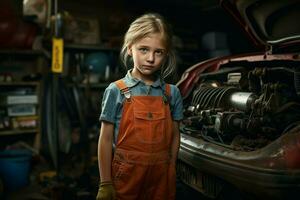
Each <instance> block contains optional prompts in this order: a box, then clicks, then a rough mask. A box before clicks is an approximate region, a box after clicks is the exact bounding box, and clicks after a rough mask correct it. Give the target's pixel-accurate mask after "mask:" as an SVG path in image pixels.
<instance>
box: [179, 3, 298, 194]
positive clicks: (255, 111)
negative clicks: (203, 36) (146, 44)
mask: <svg viewBox="0 0 300 200" xmlns="http://www.w3.org/2000/svg"><path fill="white" fill-rule="evenodd" d="M220 5H221V6H222V7H224V8H225V9H226V10H228V11H230V14H231V15H232V16H234V18H235V19H237V20H238V22H239V24H240V25H241V27H243V29H244V31H245V32H247V33H248V34H249V36H250V38H251V39H252V41H253V42H254V44H256V45H257V47H258V49H260V52H257V53H253V52H252V53H249V54H243V55H230V56H225V57H218V58H213V59H210V60H207V61H203V62H200V63H197V64H195V65H194V66H192V67H190V68H189V69H187V70H186V71H185V72H184V73H183V75H182V78H181V80H180V81H179V82H178V83H177V86H178V87H179V89H180V91H181V94H182V96H183V103H184V120H183V122H182V125H181V127H180V130H181V142H180V150H179V156H178V158H179V160H178V166H177V170H178V174H179V176H180V179H181V180H182V181H183V182H184V183H185V184H187V185H189V186H191V187H192V188H194V189H196V190H198V191H199V192H201V193H203V194H204V195H206V196H208V197H211V198H227V197H228V198H231V199H244V198H248V199H291V198H297V196H299V194H300V193H299V192H300V22H299V19H300V1H299V0H222V1H221V2H220Z"/></svg>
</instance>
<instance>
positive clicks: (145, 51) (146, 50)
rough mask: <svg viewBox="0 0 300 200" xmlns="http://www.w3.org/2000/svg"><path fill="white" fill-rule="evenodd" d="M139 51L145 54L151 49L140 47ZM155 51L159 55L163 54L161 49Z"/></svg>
mask: <svg viewBox="0 0 300 200" xmlns="http://www.w3.org/2000/svg"><path fill="white" fill-rule="evenodd" d="M139 51H140V52H142V53H144V54H145V53H147V52H148V51H149V49H147V48H139ZM154 53H155V54H156V55H158V56H160V55H163V51H161V50H156V51H154Z"/></svg>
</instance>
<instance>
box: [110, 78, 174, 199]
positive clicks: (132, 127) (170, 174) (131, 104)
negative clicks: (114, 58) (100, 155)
mask: <svg viewBox="0 0 300 200" xmlns="http://www.w3.org/2000/svg"><path fill="white" fill-rule="evenodd" d="M116 84H117V86H118V87H119V89H120V90H121V91H123V92H125V93H126V92H130V91H128V88H127V86H126V85H125V83H124V82H123V80H119V81H116ZM125 93H124V95H125V97H126V98H125V100H124V103H123V113H122V117H121V122H120V129H119V134H118V138H117V143H116V150H115V153H114V158H113V162H112V177H113V183H114V186H115V188H116V191H117V199H118V200H148V199H149V200H169V199H175V192H176V191H175V188H176V186H175V180H176V177H175V174H176V172H175V166H174V164H171V163H170V152H171V144H172V139H173V136H172V118H171V114H170V108H169V104H168V101H166V99H165V98H164V97H163V96H129V97H128V95H126V94H125ZM166 94H167V96H170V95H169V94H170V85H168V84H167V85H166Z"/></svg>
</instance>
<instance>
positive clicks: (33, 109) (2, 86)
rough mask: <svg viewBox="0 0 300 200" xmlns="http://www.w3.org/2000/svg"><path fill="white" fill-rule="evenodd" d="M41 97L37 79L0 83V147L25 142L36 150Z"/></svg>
mask: <svg viewBox="0 0 300 200" xmlns="http://www.w3.org/2000/svg"><path fill="white" fill-rule="evenodd" d="M22 55H23V54H22ZM41 98H42V97H41V84H40V82H24V81H11V82H0V144H1V148H5V147H6V146H7V145H12V144H14V143H17V142H26V143H27V144H28V145H29V146H31V147H32V148H34V149H35V150H36V151H37V152H38V151H39V149H40V138H41V105H40V104H41Z"/></svg>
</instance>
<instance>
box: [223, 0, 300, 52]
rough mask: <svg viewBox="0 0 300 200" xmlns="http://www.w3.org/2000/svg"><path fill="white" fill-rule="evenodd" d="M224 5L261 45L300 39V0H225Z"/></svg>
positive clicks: (298, 40) (284, 44) (275, 44)
mask: <svg viewBox="0 0 300 200" xmlns="http://www.w3.org/2000/svg"><path fill="white" fill-rule="evenodd" d="M220 4H221V6H222V7H223V8H225V10H227V11H228V12H229V13H230V14H231V15H233V17H234V18H235V19H236V20H237V21H238V22H239V24H240V25H241V26H242V27H243V29H244V31H245V32H247V33H248V35H249V36H250V38H251V39H252V40H253V41H254V42H255V44H256V45H257V46H260V47H263V46H264V47H270V48H274V47H276V46H279V47H282V46H290V45H291V44H293V43H295V42H296V43H299V42H300V22H299V19H300V0H221V1H220Z"/></svg>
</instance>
